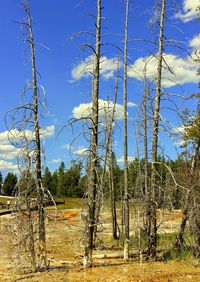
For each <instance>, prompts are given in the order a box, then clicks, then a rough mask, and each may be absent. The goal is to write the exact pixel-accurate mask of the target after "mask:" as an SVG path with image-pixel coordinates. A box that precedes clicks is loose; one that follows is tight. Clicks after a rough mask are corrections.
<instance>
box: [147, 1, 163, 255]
mask: <svg viewBox="0 0 200 282" xmlns="http://www.w3.org/2000/svg"><path fill="white" fill-rule="evenodd" d="M165 9H166V0H162V11H161V17H160V35H159V52H158V67H157V80H156V97H155V105H154V116H153V136H152V163H151V166H152V172H151V214H150V217H149V223H148V224H149V226H148V228H149V232H148V233H149V234H148V235H149V238H148V254H149V257H151V258H155V256H156V248H157V215H156V210H157V203H156V193H157V192H156V190H157V185H156V170H157V167H156V162H157V155H158V131H159V119H160V118H159V113H160V100H161V85H162V66H163V38H164V20H165Z"/></svg>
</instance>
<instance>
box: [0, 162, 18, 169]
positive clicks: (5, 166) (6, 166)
mask: <svg viewBox="0 0 200 282" xmlns="http://www.w3.org/2000/svg"><path fill="white" fill-rule="evenodd" d="M0 170H9V171H18V166H17V165H16V164H13V163H12V162H8V161H5V160H0Z"/></svg>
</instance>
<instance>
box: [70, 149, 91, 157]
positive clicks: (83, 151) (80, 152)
mask: <svg viewBox="0 0 200 282" xmlns="http://www.w3.org/2000/svg"><path fill="white" fill-rule="evenodd" d="M73 153H74V154H75V155H79V156H81V155H82V156H87V155H88V154H89V149H88V148H84V147H79V148H78V149H77V150H76V151H74V152H73Z"/></svg>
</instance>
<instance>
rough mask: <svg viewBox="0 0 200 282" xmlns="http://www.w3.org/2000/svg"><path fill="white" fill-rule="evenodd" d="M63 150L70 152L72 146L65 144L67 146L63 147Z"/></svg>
mask: <svg viewBox="0 0 200 282" xmlns="http://www.w3.org/2000/svg"><path fill="white" fill-rule="evenodd" d="M62 148H63V149H66V150H69V149H70V148H71V145H70V144H65V145H62Z"/></svg>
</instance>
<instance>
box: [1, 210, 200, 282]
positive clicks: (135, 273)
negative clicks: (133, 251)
mask: <svg viewBox="0 0 200 282" xmlns="http://www.w3.org/2000/svg"><path fill="white" fill-rule="evenodd" d="M48 214H49V215H51V212H50V211H48ZM11 216H12V215H5V216H1V217H0V250H1V256H0V281H2V282H3V281H33V282H35V281H36V282H37V281H41V282H46V281H52V282H54V281H55V282H56V281H67V282H68V281H71V282H74V281H81V282H82V281H102V282H103V281H107V282H115V281H124V282H125V281H127V282H129V281H138V282H139V281H140V282H158V281H159V282H160V281H163V282H164V281H168V282H169V281H180V282H182V281H184V282H187V281H194V282H198V281H200V267H198V266H195V262H194V261H193V262H192V261H184V262H178V261H170V262H154V263H153V262H151V263H150V262H142V263H140V262H137V261H131V262H129V263H124V262H123V260H122V259H104V260H97V259H96V260H95V263H94V265H95V266H94V267H93V268H92V269H86V270H85V269H83V268H82V265H81V259H80V258H78V259H77V258H75V257H76V255H78V254H81V240H80V239H81V236H82V235H81V234H82V224H81V221H80V211H79V210H63V211H59V213H58V217H57V220H56V221H53V220H51V217H48V218H49V219H48V220H47V223H46V227H47V249H48V258H49V261H50V268H49V270H48V271H45V272H42V273H34V274H31V273H25V274H24V273H19V272H18V270H17V269H16V268H15V266H14V264H13V262H12V243H11V241H10V240H8V239H9V234H7V233H6V228H5V224H6V223H7V222H8V221H9V220H10V219H11ZM164 217H165V220H164V221H165V227H163V229H162V232H164V230H165V232H166V230H169V232H171V230H176V228H177V226H178V225H179V223H180V220H181V213H179V212H177V213H174V212H173V213H169V212H166V214H165V215H164ZM104 218H105V219H106V222H105V224H104V225H105V230H104V236H107V235H109V234H110V228H111V227H110V226H111V225H110V223H109V216H108V212H107V213H106V214H105V215H104ZM161 219H162V220H163V215H162V216H161ZM132 220H133V218H132ZM105 234H107V235H105ZM105 252H107V253H109V252H111V253H113V252H114V251H113V250H110V251H105V250H103V251H102V250H96V251H95V253H98V254H100V253H105Z"/></svg>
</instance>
